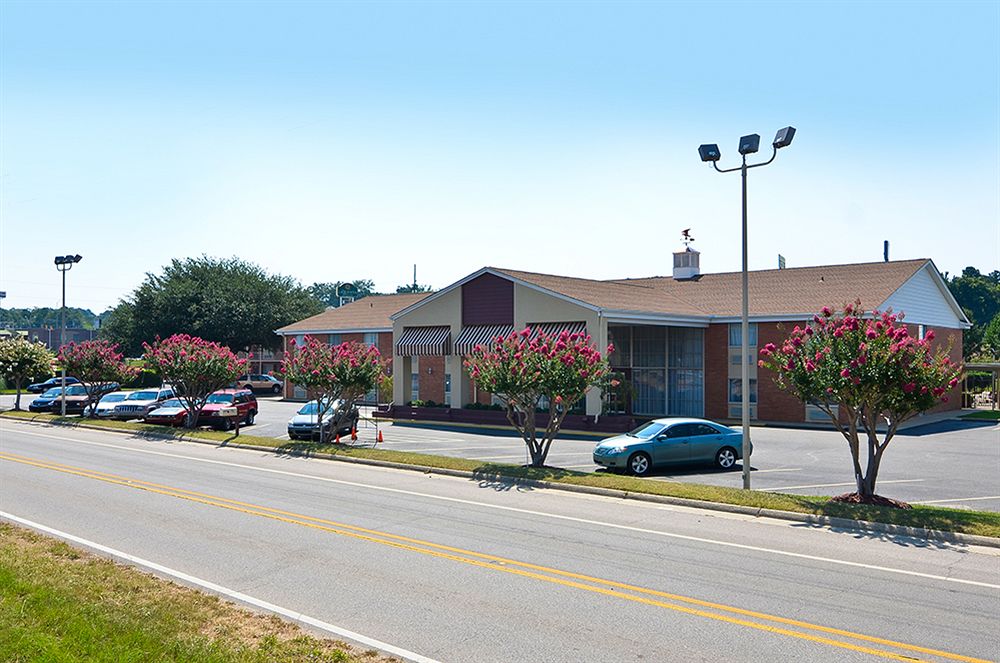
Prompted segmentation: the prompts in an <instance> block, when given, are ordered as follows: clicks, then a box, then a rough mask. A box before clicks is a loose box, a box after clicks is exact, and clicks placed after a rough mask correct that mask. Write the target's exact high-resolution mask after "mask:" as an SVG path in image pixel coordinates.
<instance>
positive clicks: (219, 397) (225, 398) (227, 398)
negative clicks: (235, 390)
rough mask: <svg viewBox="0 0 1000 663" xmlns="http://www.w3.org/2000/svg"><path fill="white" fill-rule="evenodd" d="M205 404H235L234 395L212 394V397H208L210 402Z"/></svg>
mask: <svg viewBox="0 0 1000 663" xmlns="http://www.w3.org/2000/svg"><path fill="white" fill-rule="evenodd" d="M205 402H206V403H232V402H233V395H232V394H212V395H211V396H209V397H208V400H207V401H205Z"/></svg>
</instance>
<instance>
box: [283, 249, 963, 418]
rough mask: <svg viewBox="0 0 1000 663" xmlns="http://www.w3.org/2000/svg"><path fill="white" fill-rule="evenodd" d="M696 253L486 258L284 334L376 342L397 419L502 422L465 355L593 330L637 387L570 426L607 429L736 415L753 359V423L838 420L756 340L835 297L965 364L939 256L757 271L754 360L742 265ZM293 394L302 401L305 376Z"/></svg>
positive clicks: (954, 402)
mask: <svg viewBox="0 0 1000 663" xmlns="http://www.w3.org/2000/svg"><path fill="white" fill-rule="evenodd" d="M699 263H700V255H699V253H698V252H697V251H694V250H692V249H690V248H687V249H685V250H682V251H679V252H677V253H675V254H674V269H673V274H672V275H671V276H655V277H650V278H632V279H620V280H604V281H598V280H592V279H582V278H571V277H564V276H555V275H549V274H537V273H532V272H522V271H515V270H509V269H499V268H494V267H484V268H482V269H480V270H479V271H477V272H475V273H473V274H470V275H468V276H466V277H465V278H463V279H461V280H459V281H457V282H455V283H453V284H451V285H449V286H448V287H446V288H443V289H442V290H439V291H438V292H435V293H430V294H417V295H384V296H377V297H366V298H364V299H361V300H359V301H357V302H355V303H352V304H348V305H346V306H343V307H341V308H339V309H333V310H330V311H327V312H325V313H321V314H320V315H318V316H314V317H313V318H309V319H307V320H303V321H301V322H298V323H295V324H293V325H289V326H288V327H285V328H283V329H281V330H278V333H279V334H282V335H283V336H285V339H286V344H287V342H288V339H289V338H291V337H298V338H300V339H301V338H304V336H305V335H318V336H321V337H325V338H326V339H327V340H329V342H331V343H334V342H342V341H345V340H361V341H363V342H370V343H374V344H376V345H377V346H378V347H379V349H380V350H381V351H382V354H383V356H386V357H388V356H391V357H392V371H391V372H392V375H393V393H392V402H391V403H390V404H388V406H383V407H382V408H381V409H382V410H384V415H385V416H387V417H390V418H397V419H415V420H430V421H442V422H446V421H447V422H453V423H473V424H474V423H482V424H490V423H494V424H505V423H506V418H505V416H504V415H503V413H501V412H497V411H491V410H489V409H488V406H490V405H491V404H494V403H495V402H497V401H496V400H495V399H494V398H493V396H492V395H491V394H488V393H483V392H482V391H481V390H478V389H477V388H476V386H475V385H474V383H473V382H472V381H471V379H470V378H469V376H468V374H467V372H466V371H465V369H464V367H463V364H462V362H463V360H464V358H465V357H466V356H467V355H468V354H469V353H470V352H471V351H472V349H473V348H474V347H475V346H476V345H477V344H485V343H488V342H490V340H491V339H494V338H496V337H497V336H505V335H507V334H509V333H511V332H512V331H515V330H517V331H520V330H523V329H525V328H528V329H530V330H532V332H534V333H537V332H539V331H544V332H547V333H550V334H552V333H559V332H561V331H562V330H568V331H570V332H584V333H586V334H589V335H590V336H591V337H592V342H593V344H594V345H595V346H596V347H597V348H599V349H601V350H602V351H603V350H604V348H606V347H607V345H608V344H609V343H613V344H614V347H615V351H614V353H613V354H612V355H611V357H610V361H611V365H612V367H613V368H614V370H616V371H618V372H620V373H622V374H623V375H624V378H625V379H624V383H625V384H626V385H628V388H626V389H624V390H619V391H620V392H621V393H620V394H619V395H618V397H616V398H613V399H612V398H606V397H605V395H603V394H601V393H600V392H599V391H598V390H596V389H595V390H592V391H591V392H590V393H588V394H587V396H586V399H585V402H583V403H581V404H580V405H579V406H578V408H577V410H575V411H574V413H573V414H571V415H570V416H569V417H567V421H566V423H565V425H564V428H567V429H583V430H586V429H590V430H601V431H614V430H627V429H629V428H631V427H632V426H634V425H635V424H636V423H637V422H639V421H642V420H644V419H649V418H653V417H662V416H693V417H707V418H709V419H715V420H721V421H729V420H737V419H739V417H740V404H741V402H742V394H741V391H740V389H741V376H742V374H741V369H742V368H743V367H745V368H746V370H748V371H749V378H750V404H751V407H750V417H751V419H752V420H755V421H759V422H787V423H802V422H817V423H823V422H825V421H827V419H826V417H825V415H824V414H823V413H822V412H820V411H819V410H818V408H816V407H814V406H810V405H807V404H803V403H802V402H801V401H799V400H798V399H796V398H794V397H793V396H791V395H789V394H786V393H784V392H781V391H780V390H778V389H777V387H776V386H775V385H774V383H773V381H772V379H771V376H770V375H767V374H766V371H764V370H761V371H760V373H761V374H760V375H758V370H759V369H758V367H757V357H758V349H759V348H760V347H763V345H765V344H766V343H775V344H780V343H781V341H782V340H783V339H784V338H786V337H787V335H788V333H789V331H790V330H791V329H792V328H793V327H794V326H795V325H796V324H799V325H804V324H805V323H807V322H811V320H812V316H813V314H814V313H816V312H818V311H819V310H820V309H822V308H823V307H824V306H830V307H831V308H834V307H840V306H843V305H844V304H847V303H853V302H854V301H855V300H858V299H860V300H861V303H862V306H863V307H864V308H865V309H866V310H868V311H871V310H873V309H878V310H881V311H885V310H887V309H889V308H891V309H892V310H893V311H896V312H900V311H902V312H905V315H906V317H905V322H906V323H907V325H908V326H909V327H910V332H911V333H912V334H920V335H923V334H924V333H925V332H926V331H927V330H929V329H934V332H935V337H936V338H935V341H934V343H935V344H940V345H942V346H945V347H947V346H948V345H949V344H950V347H951V350H950V353H951V355H950V356H951V359H952V360H953V361H956V362H960V361H961V353H962V332H963V330H964V329H967V328H968V327H969V326H970V324H969V321H968V320H967V319H966V317H965V315H964V314H963V312H962V310H961V308H960V307H959V306H958V304H957V303H956V302H955V299H954V298H953V297H952V296H951V294H950V292H949V291H948V289H947V286H946V285H945V283H944V280H943V279H942V278H941V276H940V274H939V272H938V270H937V268H936V267H935V266H934V263H933V262H932V261H931V260H928V259H920V260H905V261H894V262H876V263H862V264H852V265H825V266H819V267H800V268H791V269H776V270H764V271H755V272H750V274H749V287H750V292H749V295H750V297H749V299H750V333H749V347H750V351H749V354H748V356H747V357H745V358H741V357H740V351H741V343H742V339H741V335H740V332H741V327H740V311H741V294H742V289H741V288H742V286H741V274H740V272H731V273H723V274H702V273H701V272H700V269H699ZM401 378H402V379H401ZM954 392H955V393H954V394H951V398H950V399H949V402H948V403H944V404H942V405H940V406H938V407H939V408H941V409H944V408H958V407H960V404H961V398H960V393H959V392H960V387H956V388H955V390H954ZM285 395H286V397H287V398H294V399H299V398H304V397H305V394H304V392H303V391H302V390H301V389H299V388H296V387H295V386H294V385H286V394H285ZM411 404H413V405H411Z"/></svg>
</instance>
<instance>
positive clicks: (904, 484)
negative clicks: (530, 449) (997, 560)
mask: <svg viewBox="0 0 1000 663" xmlns="http://www.w3.org/2000/svg"><path fill="white" fill-rule="evenodd" d="M31 397H32V396H31V395H28V397H27V398H28V399H29V400H30V398H31ZM258 401H259V404H260V412H259V414H258V416H257V421H256V423H255V424H254V425H253V426H251V427H249V428H248V429H245V431H246V432H247V433H249V434H253V435H259V436H262V437H274V438H278V439H288V438H287V434H286V428H285V424H286V423H287V421H288V419H289V418H290V417H291V416H292V415H293V414H294V413H295V411H296V410H297V409H298V408H299V407H301V405H302V404H301V403H293V402H287V401H283V400H281V399H280V397H276V396H258ZM27 402H28V401H26V400H25V396H22V403H21V406H22V407H26V406H27ZM12 405H13V396H2V397H0V407H3V408H5V409H6V408H9V407H12ZM362 414H363V415H368V414H370V411H369V410H367V409H364V410H363V411H362ZM377 430H381V431H382V434H383V440H384V441H383V443H382V444H380V445H379V447H380V448H384V449H390V450H397V451H412V452H419V453H427V454H435V455H442V456H451V457H457V458H470V459H475V460H481V461H487V462H497V463H509V464H523V463H527V462H528V455H527V452H526V449H525V445H524V443H523V442H522V441H521V439H520V438H519V437H516V436H514V435H512V434H510V433H506V434H505V433H504V432H502V431H492V430H483V431H478V430H451V429H440V428H429V427H425V426H416V425H408V424H393V423H389V422H378V424H377V427H376V423H375V422H374V421H372V420H371V419H369V418H367V417H364V418H363V419H362V421H361V423H360V425H359V430H358V437H359V439H358V441H357V442H356V444H359V445H366V446H371V445H374V444H375V440H376V431H377ZM751 439H752V440H753V444H754V454H753V463H752V471H753V474H752V484H753V487H754V488H755V489H760V490H775V491H780V492H787V493H799V494H810V495H836V494H839V493H847V492H851V491H853V490H854V483H853V476H852V472H851V462H850V455H849V452H848V449H847V444H846V442H845V441H844V440H843V438H842V437H840V435H839V434H837V433H835V432H833V431H829V430H815V429H798V428H776V427H754V428H753V429H752V431H751ZM596 442H597V439H584V440H581V439H567V438H560V439H557V440H556V441H555V442H554V443H553V445H552V450H551V452H550V453H549V457H548V460H547V464H548V465H550V466H553V467H562V468H565V469H570V470H579V471H595V470H597V467H596V466H595V465H594V463H593V462H592V459H591V452H592V450H593V448H594V445H595V443H596ZM998 470H1000V425H998V424H996V423H991V422H982V421H979V422H973V421H959V420H955V419H951V420H945V421H938V422H937V423H929V424H926V425H922V426H916V427H912V428H910V429H908V430H905V431H903V432H901V433H899V434H897V436H896V438H895V439H894V440H893V442H892V443H891V445H890V447H889V449H888V451H887V452H886V455H885V458H884V459H883V463H882V471H881V473H880V475H879V481H878V490H879V493H880V494H883V495H886V496H889V497H894V498H897V499H902V500H905V501H908V502H914V503H916V502H920V503H927V504H937V505H940V506H948V507H957V508H970V509H981V510H987V511H1000V485H998V481H997V471H998ZM741 473H742V467H741V466H740V464H738V463H737V465H736V467H735V468H734V469H733V470H731V471H718V470H715V469H713V468H709V467H705V466H687V467H673V468H669V469H663V470H657V471H655V472H654V474H653V476H652V477H651V479H652V480H660V481H684V482H694V483H704V484H711V485H717V486H729V487H733V488H739V487H741V486H742V475H741Z"/></svg>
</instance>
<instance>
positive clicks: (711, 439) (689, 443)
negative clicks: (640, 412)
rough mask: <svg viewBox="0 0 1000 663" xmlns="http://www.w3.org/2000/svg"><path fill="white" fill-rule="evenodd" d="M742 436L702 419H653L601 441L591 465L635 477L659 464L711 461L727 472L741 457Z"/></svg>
mask: <svg viewBox="0 0 1000 663" xmlns="http://www.w3.org/2000/svg"><path fill="white" fill-rule="evenodd" d="M742 453H743V433H742V432H741V431H739V430H736V429H734V428H730V427H729V426H723V425H722V424H717V423H715V422H714V421H708V420H706V419H688V418H676V419H674V418H671V419H654V420H653V421H650V422H648V423H645V424H643V425H642V426H639V427H638V428H636V429H635V430H633V431H631V432H629V433H625V434H624V435H616V436H614V437H610V438H608V439H606V440H602V441H601V442H600V443H599V444H598V445H597V447H596V448H595V449H594V463H595V464H597V465H600V466H602V467H607V468H609V469H613V470H626V471H628V472H631V473H632V474H636V475H638V476H644V475H646V474H649V473H650V472H651V471H652V469H653V468H654V467H656V466H659V465H669V464H674V463H700V462H712V463H715V465H716V467H718V468H720V469H723V470H728V469H731V468H732V467H733V465H735V464H736V461H737V460H739V459H741V458H742Z"/></svg>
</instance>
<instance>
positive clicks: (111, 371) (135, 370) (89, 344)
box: [59, 341, 139, 417]
mask: <svg viewBox="0 0 1000 663" xmlns="http://www.w3.org/2000/svg"><path fill="white" fill-rule="evenodd" d="M59 363H60V364H61V365H62V366H63V367H65V368H66V373H67V374H69V375H73V376H74V377H76V378H77V379H78V380H79V381H80V382H81V383H83V386H84V388H85V389H86V390H87V405H90V404H92V403H96V402H97V401H98V400H99V399H100V397H101V395H103V394H105V393H107V392H108V391H110V390H111V389H113V388H114V387H115V386H116V385H121V384H124V383H126V382H129V381H131V380H132V379H134V378H135V377H136V376H138V375H139V367H137V366H129V365H128V364H127V363H126V362H125V357H124V356H123V355H122V354H121V353H120V352H118V345H117V344H115V343H111V342H109V341H84V342H82V343H67V344H66V345H64V346H62V347H61V348H60V349H59ZM85 411H86V410H85ZM90 416H92V417H93V416H94V410H91V412H90Z"/></svg>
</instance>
